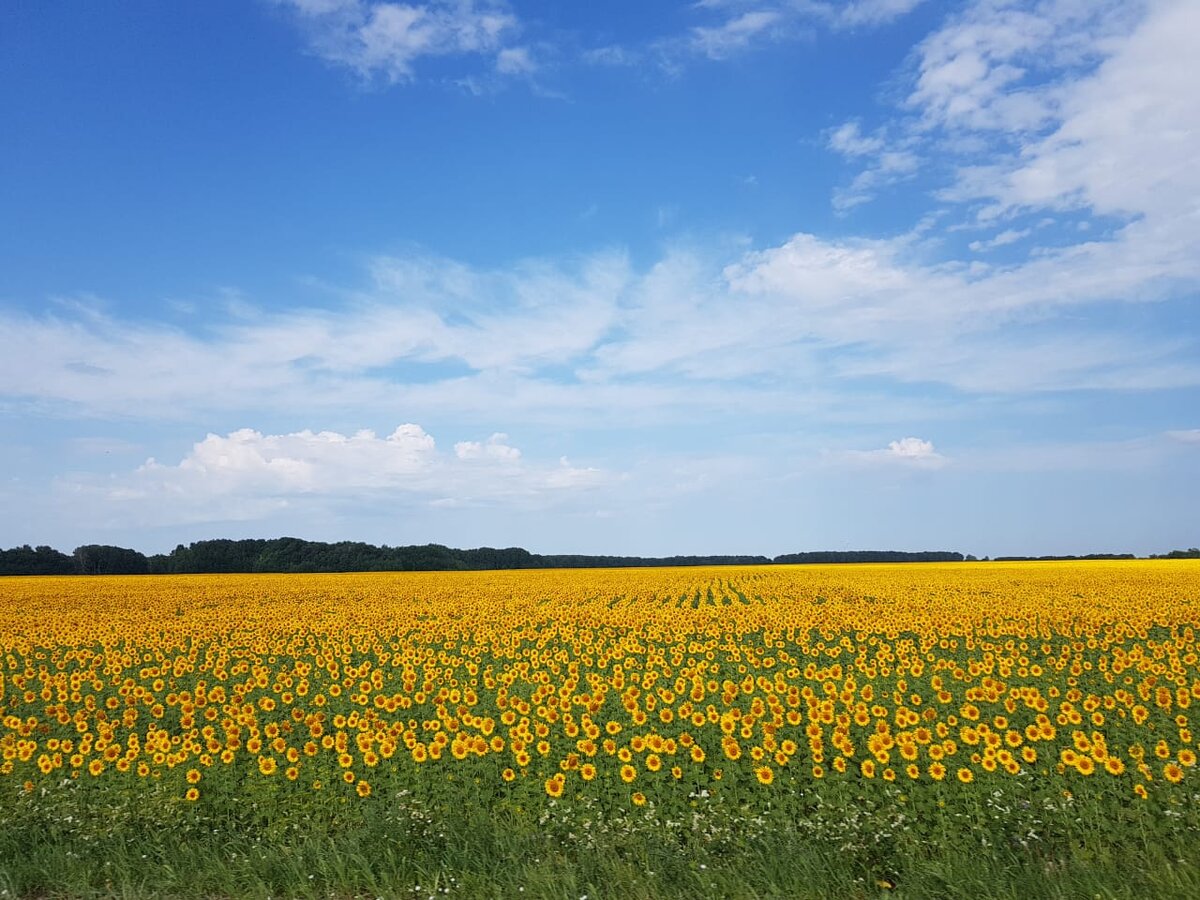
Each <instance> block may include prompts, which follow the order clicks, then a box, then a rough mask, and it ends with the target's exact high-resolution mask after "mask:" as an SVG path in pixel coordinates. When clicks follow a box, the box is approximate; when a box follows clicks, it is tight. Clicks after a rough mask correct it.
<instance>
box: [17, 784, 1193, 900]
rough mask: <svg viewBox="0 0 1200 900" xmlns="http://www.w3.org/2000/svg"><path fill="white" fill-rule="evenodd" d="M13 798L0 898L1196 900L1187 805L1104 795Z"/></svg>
mask: <svg viewBox="0 0 1200 900" xmlns="http://www.w3.org/2000/svg"><path fill="white" fill-rule="evenodd" d="M13 787H14V786H12V785H10V784H6V785H4V795H3V798H2V800H0V814H2V815H3V821H2V822H0V896H3V897H263V898H265V897H337V898H343V897H347V898H348V897H388V898H392V897H410V898H416V897H430V896H436V897H446V896H450V897H456V896H469V897H520V898H580V897H583V896H587V897H588V898H589V900H595V898H610V897H611V898H622V900H625V898H642V897H644V898H659V897H681V898H682V897H747V898H759V897H761V898H771V897H838V898H844V897H850V898H855V897H859V898H867V897H885V896H886V897H910V898H928V897H964V898H966V897H971V898H977V897H1011V898H1019V900H1038V898H1076V897H1078V898H1094V897H1103V898H1117V897H1122V898H1123V897H1129V898H1141V897H1153V898H1171V897H1179V898H1189V900H1191V898H1195V897H1197V896H1200V842H1198V841H1197V840H1196V834H1197V831H1196V829H1197V822H1196V816H1197V814H1196V812H1195V811H1194V809H1195V802H1194V798H1190V797H1184V798H1177V799H1176V800H1175V802H1174V804H1171V803H1170V802H1169V801H1167V800H1162V801H1156V800H1153V799H1152V800H1151V801H1149V802H1145V803H1141V804H1121V803H1117V802H1116V801H1115V798H1113V797H1106V796H1105V795H1104V794H1103V793H1102V792H1101V791H1100V788H1099V787H1097V788H1096V789H1095V790H1094V791H1093V793H1092V794H1090V795H1089V794H1087V793H1086V792H1084V793H1082V794H1080V795H1079V796H1078V797H1077V799H1075V800H1073V801H1071V802H1069V803H1055V802H1053V801H1051V800H1050V799H1049V798H1043V801H1041V802H1037V803H1033V804H1030V805H1029V807H1028V808H1023V807H1021V800H1022V798H1021V797H1020V796H1019V795H1017V794H1016V793H1013V792H1012V788H1011V787H1009V788H1007V790H1008V791H1009V794H1008V795H999V796H998V795H996V794H993V793H991V792H990V790H983V789H982V785H978V784H977V785H974V786H972V787H974V788H979V790H957V789H955V788H954V786H951V785H942V786H932V785H927V786H923V790H920V791H914V796H913V797H912V798H909V797H908V795H902V794H901V792H900V789H899V788H898V787H897V786H894V785H893V786H886V785H883V784H870V785H853V784H845V783H844V784H830V785H827V786H822V791H821V792H820V793H818V792H813V793H812V794H810V795H808V796H806V797H798V798H791V800H790V802H787V803H785V804H783V805H779V806H764V807H763V808H761V809H750V808H747V807H746V806H745V804H741V805H740V806H737V805H730V804H721V803H705V804H701V805H698V806H697V807H695V808H690V809H691V812H692V815H691V821H690V822H686V823H684V822H680V821H679V820H678V819H677V818H673V815H674V814H672V813H669V812H664V811H663V810H661V809H656V808H653V807H650V806H648V807H646V808H643V809H637V810H635V809H632V808H631V809H630V810H627V811H626V810H617V811H614V810H607V811H606V810H602V809H600V808H598V807H597V806H595V805H594V804H592V803H590V802H589V801H587V800H586V799H582V800H581V799H576V800H575V801H573V802H557V803H553V804H550V803H547V802H546V801H544V800H543V801H542V802H541V803H539V804H533V803H530V804H529V806H528V808H526V807H523V806H520V805H517V804H514V803H512V802H497V803H490V802H481V800H480V798H479V797H478V796H472V792H471V791H469V790H467V789H466V787H465V786H463V787H462V788H460V789H458V790H457V791H455V792H454V793H449V794H443V795H441V797H440V799H439V800H437V801H436V802H418V801H417V800H416V799H415V798H414V797H413V796H411V795H408V794H403V795H399V796H384V795H375V796H372V797H371V798H369V799H368V800H367V801H365V802H364V801H360V800H358V799H357V798H350V797H345V796H339V795H335V794H334V793H332V792H325V793H322V794H304V793H301V792H295V793H290V794H289V793H277V794H274V795H263V797H262V798H260V800H253V799H250V800H244V799H239V798H237V797H235V796H232V795H230V796H226V797H224V798H222V797H210V798H208V799H206V801H205V802H203V803H196V804H185V803H182V802H181V801H180V800H179V798H178V796H177V794H175V793H173V792H172V791H168V789H167V788H166V786H160V785H156V784H153V783H150V782H133V784H132V786H130V787H129V788H127V789H121V790H116V789H113V788H112V787H111V786H106V787H101V786H100V785H88V784H79V785H76V784H73V783H67V784H63V785H59V786H58V787H55V788H49V789H43V788H37V789H35V790H34V791H33V792H30V793H25V792H24V791H23V790H21V789H20V788H19V787H18V788H17V789H16V790H14V789H13ZM943 788H944V790H943ZM988 797H990V798H991V800H990V801H988V800H986V799H981V798H988ZM902 798H903V799H902ZM935 798H936V799H935ZM939 799H940V800H941V805H939V803H938V802H937V800H939ZM1185 801H1186V805H1185ZM1031 834H1032V835H1033V836H1032V837H1031Z"/></svg>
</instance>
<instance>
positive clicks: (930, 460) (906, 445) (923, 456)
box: [844, 437, 949, 469]
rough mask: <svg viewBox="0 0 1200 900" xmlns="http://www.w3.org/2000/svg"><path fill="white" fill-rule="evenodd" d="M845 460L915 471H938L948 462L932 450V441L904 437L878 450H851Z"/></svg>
mask: <svg viewBox="0 0 1200 900" xmlns="http://www.w3.org/2000/svg"><path fill="white" fill-rule="evenodd" d="M844 458H845V459H847V460H849V461H852V462H858V463H866V464H892V465H899V466H908V467H912V468H917V469H940V468H942V467H943V466H945V465H946V464H947V463H948V462H949V460H947V459H946V457H944V456H942V454H940V453H938V452H937V450H935V449H934V446H933V442H932V441H926V440H923V439H921V438H917V437H904V438H900V439H899V440H896V441H890V442H889V443H888V445H887V446H886V447H883V448H881V449H879V450H851V451H849V452H848V453H846V454H845V456H844Z"/></svg>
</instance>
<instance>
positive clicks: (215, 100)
mask: <svg viewBox="0 0 1200 900" xmlns="http://www.w3.org/2000/svg"><path fill="white" fill-rule="evenodd" d="M1197 33H1200V7H1198V6H1197V5H1196V4H1194V3H1190V2H1187V0H1173V2H1166V0H1163V2H1132V3H1131V2H1127V0H1122V2H1110V0H1088V2H1079V0H1043V2H1015V0H1014V2H1005V0H986V2H985V0H977V2H961V3H944V2H935V0H925V2H921V0H847V2H815V0H795V2H788V0H782V2H769V0H763V2H752V0H750V2H748V0H704V2H700V3H688V4H679V5H671V4H665V3H664V4H651V5H650V7H649V8H647V6H646V4H634V3H623V2H622V3H607V4H570V3H568V4H563V3H540V4H539V3H523V2H511V3H501V2H496V3H487V2H477V0H455V2H446V3H428V4H421V3H412V4H405V3H386V2H375V0H273V2H271V0H262V2H253V0H249V2H211V3H202V4H186V5H178V4H161V3H151V2H145V3H139V2H128V3H122V4H119V5H118V6H112V5H108V4H87V3H44V4H15V5H13V4H10V5H9V6H8V7H6V8H5V10H4V11H3V12H0V121H3V122H5V131H6V139H5V140H4V141H2V142H0V217H2V220H3V222H2V224H3V227H0V471H3V473H4V478H3V481H2V482H0V506H2V508H3V509H4V510H5V513H6V514H5V515H4V516H3V517H0V546H11V545H13V544H18V543H26V542H28V543H34V544H39V543H48V544H51V545H54V546H58V547H61V548H63V549H70V548H71V547H73V546H75V545H76V544H79V543H85V542H105V543H117V544H122V545H125V546H134V547H138V548H140V549H143V550H147V551H159V550H165V549H169V548H171V547H173V546H174V545H175V544H176V543H179V542H186V541H190V540H197V539H202V538H208V537H244V536H245V537H250V536H264V537H265V536H276V535H281V534H290V535H297V536H301V537H307V538H313V539H323V540H339V539H358V540H368V541H373V542H377V543H389V544H403V543H425V542H428V541H437V542H440V543H446V544H450V545H453V546H478V545H485V544H486V545H492V546H507V545H514V544H518V545H523V546H526V547H528V548H530V549H532V550H535V551H542V552H596V553H622V554H624V553H629V554H642V555H658V554H673V553H711V552H729V553H740V552H751V553H766V554H777V553H783V552H791V551H795V550H802V549H831V548H844V549H850V548H874V547H889V548H897V549H913V550H916V549H933V548H939V549H942V548H944V549H957V550H961V551H963V552H970V553H976V554H978V555H984V554H990V555H996V554H1005V553H1066V552H1090V551H1132V552H1138V553H1146V552H1158V551H1163V550H1168V549H1172V548H1174V547H1179V546H1194V545H1195V544H1196V543H1197V540H1198V539H1200V534H1198V531H1200V528H1198V524H1197V523H1198V522H1200V519H1198V517H1197V516H1196V514H1195V511H1194V510H1195V509H1196V508H1197V507H1200V343H1198V342H1200V313H1198V312H1197V292H1198V291H1197V289H1198V286H1200V252H1198V251H1200V167H1197V166H1196V165H1195V159H1196V158H1197V155H1198V153H1200V132H1198V130H1197V129H1198V128H1200V95H1198V94H1197V92H1196V91H1194V90H1193V89H1192V86H1194V85H1195V84H1196V83H1197V82H1198V81H1200V57H1197V55H1196V54H1195V53H1194V46H1193V42H1192V41H1191V39H1190V37H1189V36H1194V35H1195V34H1197Z"/></svg>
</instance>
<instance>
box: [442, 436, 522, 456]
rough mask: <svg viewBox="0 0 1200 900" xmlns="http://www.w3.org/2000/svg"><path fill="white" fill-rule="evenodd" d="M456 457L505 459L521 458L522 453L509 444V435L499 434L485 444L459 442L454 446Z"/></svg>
mask: <svg viewBox="0 0 1200 900" xmlns="http://www.w3.org/2000/svg"><path fill="white" fill-rule="evenodd" d="M454 455H455V456H457V457H458V458H459V459H504V460H516V459H520V458H521V451H520V450H518V449H517V448H516V447H511V446H509V444H508V435H507V434H503V433H500V432H497V433H496V434H493V435H492V436H491V437H490V438H488V439H487V440H486V441H484V442H482V443H481V442H479V441H459V442H458V443H457V444H455V445H454Z"/></svg>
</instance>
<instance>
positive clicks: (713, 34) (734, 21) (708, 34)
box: [691, 9, 783, 59]
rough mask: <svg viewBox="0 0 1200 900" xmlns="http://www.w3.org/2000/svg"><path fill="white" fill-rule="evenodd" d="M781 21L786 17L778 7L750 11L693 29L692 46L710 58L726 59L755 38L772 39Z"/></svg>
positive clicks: (743, 48)
mask: <svg viewBox="0 0 1200 900" xmlns="http://www.w3.org/2000/svg"><path fill="white" fill-rule="evenodd" d="M782 21H783V16H782V15H781V14H780V13H779V12H778V11H776V10H761V9H759V10H751V11H749V12H745V13H741V14H740V15H737V16H735V17H733V18H731V19H728V20H726V21H724V22H722V23H721V24H720V25H716V26H712V27H696V28H693V29H692V33H691V47H692V49H693V50H695V51H696V52H698V53H701V54H703V55H704V56H707V57H708V58H709V59H725V58H727V57H729V56H731V55H732V54H734V53H737V52H738V51H740V50H745V49H746V48H747V47H749V46H750V44H751V42H752V41H755V40H758V39H762V38H770V37H771V36H772V33H773V32H772V29H775V27H776V26H778V25H779V24H780V23H781V22H782ZM774 33H775V34H777V33H778V32H777V31H776V32H774Z"/></svg>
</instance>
